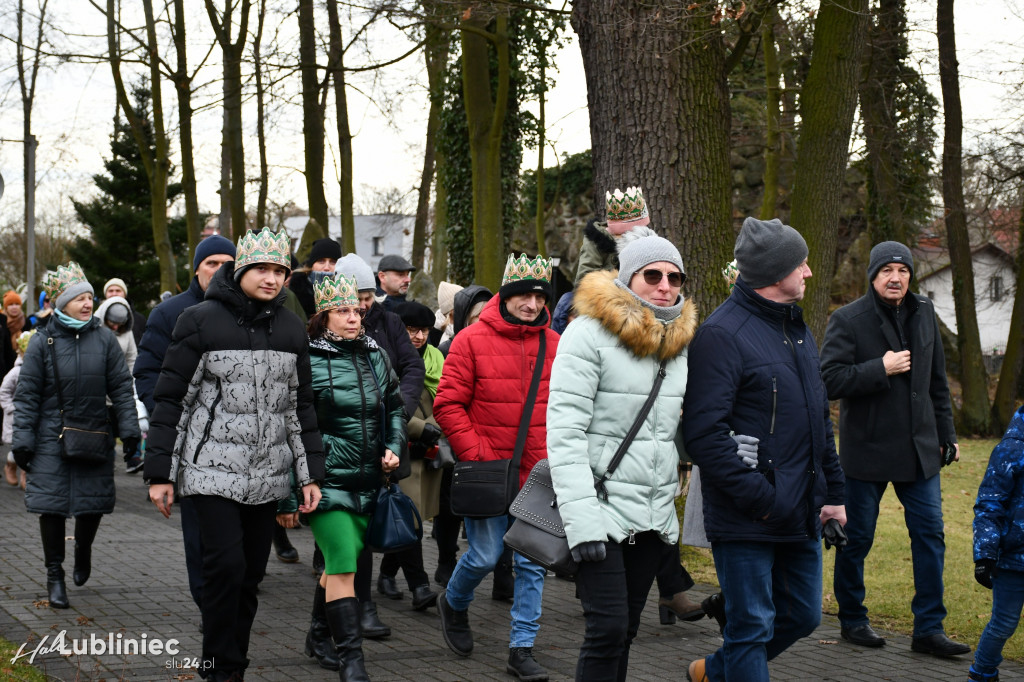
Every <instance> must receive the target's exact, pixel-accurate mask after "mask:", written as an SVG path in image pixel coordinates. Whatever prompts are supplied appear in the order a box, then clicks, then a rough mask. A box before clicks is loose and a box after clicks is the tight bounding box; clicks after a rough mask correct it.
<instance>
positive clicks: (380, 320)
mask: <svg viewBox="0 0 1024 682" xmlns="http://www.w3.org/2000/svg"><path fill="white" fill-rule="evenodd" d="M363 329H364V330H366V335H367V336H369V337H370V338H371V339H373V340H374V341H376V342H377V345H378V346H380V347H381V348H383V349H384V350H385V351H387V354H388V359H389V360H391V367H392V368H394V370H395V373H396V374H398V380H399V382H400V383H401V384H402V400H403V402H404V405H405V417H406V419H408V418H409V417H410V416H412V415H413V414H415V412H416V407H417V406H418V405H419V402H420V392H422V391H423V379H424V378H425V377H426V370H425V369H424V368H423V358H421V357H420V354H419V353H418V352H417V351H416V347H415V346H413V345H412V341H410V340H409V332H407V331H405V323H404V322H402V318H400V317H399V316H398V315H396V314H394V313H391V312H388V311H386V310H384V308H383V307H381V305H380V304H379V303H374V304H373V305H371V306H370V310H369V311H368V312H367V313H366V317H364V318H363Z"/></svg>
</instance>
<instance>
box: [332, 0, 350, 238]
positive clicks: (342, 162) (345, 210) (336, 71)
mask: <svg viewBox="0 0 1024 682" xmlns="http://www.w3.org/2000/svg"><path fill="white" fill-rule="evenodd" d="M327 23H328V27H329V29H330V48H329V49H328V75H329V76H330V78H331V80H332V81H333V82H334V110H335V120H336V121H337V125H338V166H339V168H338V189H339V193H340V197H341V203H340V207H341V208H340V210H341V246H342V249H343V250H344V251H345V252H346V253H355V250H356V220H355V212H354V210H353V208H352V206H353V202H354V192H353V191H352V181H353V175H352V130H351V129H350V128H349V125H348V93H347V92H346V90H345V88H346V87H347V86H346V84H345V46H344V44H343V42H342V38H341V19H340V17H339V16H338V1H337V0H327ZM324 87H327V85H326V83H325V85H324Z"/></svg>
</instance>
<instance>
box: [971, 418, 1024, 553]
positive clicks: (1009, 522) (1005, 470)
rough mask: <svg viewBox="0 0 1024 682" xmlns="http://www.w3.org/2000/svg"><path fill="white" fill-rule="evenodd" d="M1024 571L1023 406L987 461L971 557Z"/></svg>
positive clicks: (975, 522) (976, 509)
mask: <svg viewBox="0 0 1024 682" xmlns="http://www.w3.org/2000/svg"><path fill="white" fill-rule="evenodd" d="M979 559H997V560H998V564H997V565H998V566H999V568H1006V569H1009V570H1012V571H1024V407H1021V408H1020V409H1018V410H1017V412H1016V413H1015V414H1014V415H1013V419H1011V420H1010V426H1009V428H1007V429H1006V433H1005V434H1004V435H1003V439H1002V440H1001V441H999V444H998V445H996V447H995V449H993V450H992V456H991V457H989V460H988V469H986V470H985V478H983V479H981V486H979V488H978V501H977V502H975V503H974V560H975V561H978V560H979Z"/></svg>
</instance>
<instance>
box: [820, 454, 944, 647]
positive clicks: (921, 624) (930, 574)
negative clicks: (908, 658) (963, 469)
mask: <svg viewBox="0 0 1024 682" xmlns="http://www.w3.org/2000/svg"><path fill="white" fill-rule="evenodd" d="M887 485H888V483H887V482H885V481H860V480H857V479H855V478H847V479H846V536H847V537H848V538H849V543H848V544H847V545H846V547H845V548H843V551H842V552H837V553H836V564H835V579H834V581H833V588H834V589H835V594H836V603H837V604H838V606H839V621H840V623H842V625H843V626H844V627H847V628H851V627H857V626H860V625H866V624H867V623H868V610H867V607H865V606H864V559H865V558H866V557H867V555H868V552H870V551H871V544H872V543H873V542H874V539H875V523H876V522H877V521H878V502H879V500H881V499H882V495H883V494H884V493H885V489H886V487H887ZM892 487H893V488H894V489H895V490H896V496H897V497H898V498H899V500H900V502H901V503H902V504H903V508H904V510H905V511H904V513H903V516H904V519H905V520H906V524H907V531H908V532H909V533H910V554H911V556H912V557H913V561H914V591H915V594H914V598H913V600H912V601H911V602H910V608H911V610H912V611H913V612H914V637H927V636H929V635H934V634H938V633H940V632H942V631H943V630H942V620H943V619H944V618H945V617H946V607H945V606H943V604H942V570H943V564H944V562H945V555H946V540H945V533H944V532H943V530H942V489H941V487H940V485H939V476H938V474H936V475H935V476H932V477H931V478H924V477H923V476H920V475H919V476H918V479H917V480H916V481H913V482H912V483H893V484H892Z"/></svg>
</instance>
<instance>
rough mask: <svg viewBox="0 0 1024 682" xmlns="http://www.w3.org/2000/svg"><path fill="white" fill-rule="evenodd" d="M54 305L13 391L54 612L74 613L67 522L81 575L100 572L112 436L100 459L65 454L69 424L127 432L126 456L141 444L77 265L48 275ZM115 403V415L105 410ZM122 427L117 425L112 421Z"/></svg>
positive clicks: (79, 579)
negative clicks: (67, 578)
mask: <svg viewBox="0 0 1024 682" xmlns="http://www.w3.org/2000/svg"><path fill="white" fill-rule="evenodd" d="M43 287H44V288H45V289H46V293H47V296H49V298H50V299H51V300H52V301H53V302H54V304H55V305H54V313H53V316H52V318H53V319H52V320H51V321H50V322H49V323H48V324H47V325H46V327H45V328H44V329H43V330H42V331H41V332H39V333H37V334H36V335H35V336H34V337H33V338H32V340H31V341H30V342H29V344H28V348H27V349H26V351H25V358H24V361H23V363H22V366H21V374H20V375H19V377H18V387H17V389H16V390H15V392H14V405H15V413H14V438H13V443H12V447H11V449H12V450H13V452H14V459H15V461H16V462H17V463H18V466H19V467H21V468H22V469H23V470H25V471H27V472H29V473H30V474H31V475H30V476H29V477H28V484H27V487H26V492H25V507H26V508H27V509H28V511H29V512H31V513H33V514H39V530H40V534H41V536H42V541H43V557H44V561H45V563H46V587H47V595H48V598H49V600H50V606H51V607H53V608H58V609H66V608H68V607H69V603H68V596H67V587H66V585H65V583H64V566H63V564H64V523H65V519H67V518H68V517H73V518H74V519H75V564H74V572H73V574H72V575H73V578H74V583H75V585H78V586H81V585H84V584H85V583H86V581H88V580H89V576H90V574H91V572H92V544H93V540H94V539H95V537H96V532H97V530H98V529H99V526H100V520H101V519H102V518H103V515H104V514H109V513H111V512H113V511H114V498H115V495H114V438H113V436H112V435H108V441H109V444H110V445H109V450H108V452H107V453H106V457H105V459H104V460H103V461H102V462H99V463H93V462H87V461H83V460H76V459H70V458H67V457H65V456H63V455H64V452H63V448H64V446H63V445H62V437H63V429H64V426H65V425H66V424H67V423H68V422H71V423H72V424H74V425H76V426H78V427H79V428H82V429H88V430H90V431H105V432H107V433H108V434H112V429H113V428H114V427H115V426H116V429H117V431H118V432H119V433H120V434H121V442H122V448H123V452H124V455H125V456H126V457H127V456H130V455H131V454H133V453H134V452H135V450H136V449H137V448H138V446H139V439H140V434H139V419H138V413H137V412H136V411H135V397H134V395H133V393H132V377H131V374H129V373H128V366H127V365H126V364H125V361H124V354H123V353H122V352H121V348H120V346H118V343H117V341H116V340H115V339H114V335H113V333H112V332H111V331H110V330H109V329H107V328H106V327H105V326H103V325H102V324H100V321H99V320H98V319H96V318H94V317H93V315H92V303H93V288H92V285H91V284H89V282H88V280H86V278H85V273H84V272H82V268H81V267H80V266H79V265H78V263H75V262H74V261H72V262H70V263H68V264H67V265H62V266H59V267H58V268H57V270H56V272H47V273H46V276H45V277H44V279H43ZM108 397H109V398H110V400H111V404H112V408H113V409H112V411H110V412H108V411H107V407H106V401H107V398H108ZM112 418H113V419H116V420H117V421H116V424H111V423H110V420H111V419H112Z"/></svg>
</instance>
